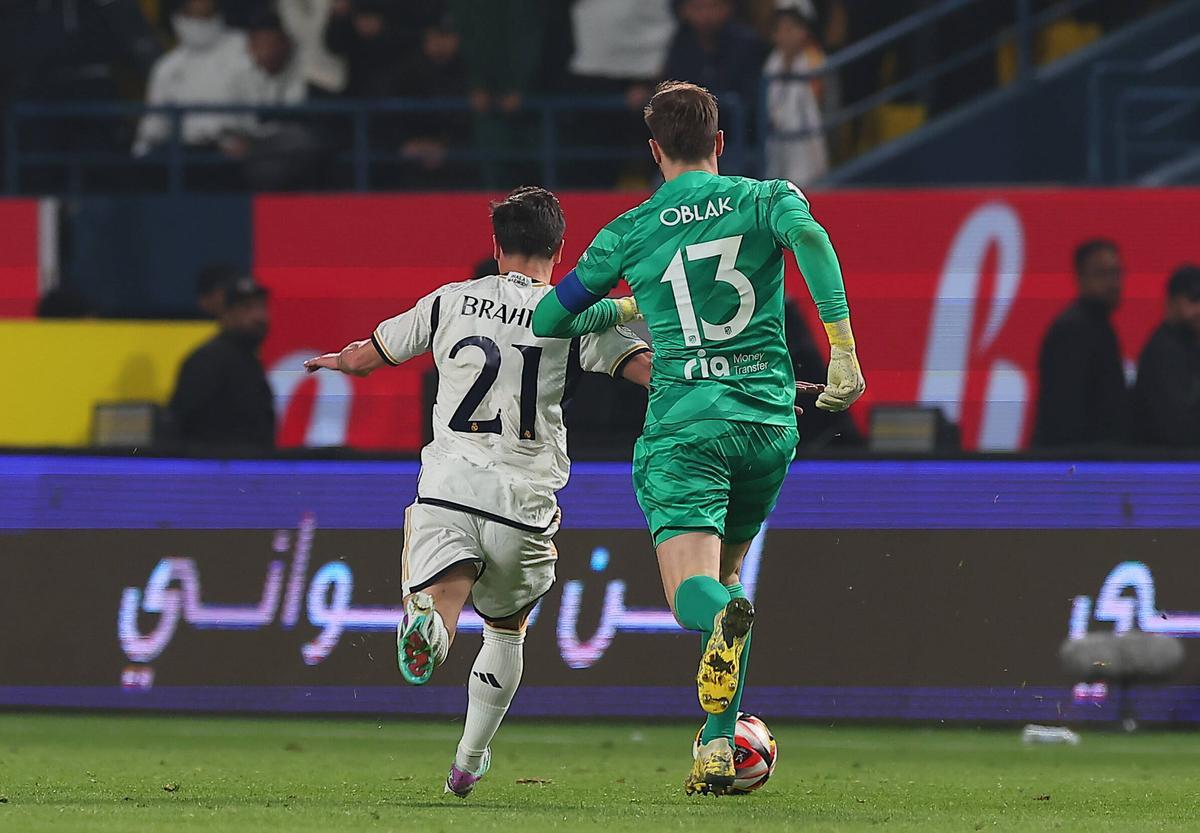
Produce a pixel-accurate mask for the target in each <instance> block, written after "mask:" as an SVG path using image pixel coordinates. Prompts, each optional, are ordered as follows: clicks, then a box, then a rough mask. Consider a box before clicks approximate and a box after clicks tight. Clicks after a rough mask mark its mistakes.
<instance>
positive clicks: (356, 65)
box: [325, 0, 416, 98]
mask: <svg viewBox="0 0 1200 833" xmlns="http://www.w3.org/2000/svg"><path fill="white" fill-rule="evenodd" d="M397 5H398V4H397ZM393 8H394V6H393V3H392V2H390V0H333V6H332V8H331V10H330V15H329V21H328V23H326V25H325V46H326V47H327V48H328V49H329V51H330V52H332V53H333V54H335V55H339V56H341V57H342V58H344V59H345V61H346V67H347V78H346V88H345V94H346V95H347V96H349V97H350V98H383V97H386V96H387V95H388V90H389V87H390V86H391V84H392V81H393V77H394V74H395V70H396V67H397V66H398V65H399V63H400V62H401V61H403V60H404V57H405V56H406V55H408V54H410V53H411V51H412V50H413V49H414V48H415V47H416V40H415V37H414V36H413V33H412V32H410V31H409V30H407V29H406V28H404V27H402V26H401V25H400V23H399V22H398V21H399V16H398V15H397V14H396V13H395V12H394V10H393Z"/></svg>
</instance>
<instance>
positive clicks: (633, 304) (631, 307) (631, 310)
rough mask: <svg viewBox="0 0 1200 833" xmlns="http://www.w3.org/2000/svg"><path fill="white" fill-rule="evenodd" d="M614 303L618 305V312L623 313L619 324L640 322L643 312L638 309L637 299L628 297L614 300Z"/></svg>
mask: <svg viewBox="0 0 1200 833" xmlns="http://www.w3.org/2000/svg"><path fill="white" fill-rule="evenodd" d="M613 303H614V304H616V305H617V310H618V311H619V312H620V313H621V317H620V319H619V320H618V321H617V323H618V324H628V323H629V322H630V321H640V320H641V318H642V311H641V310H640V309H638V303H637V298H634V297H633V296H632V295H628V296H626V297H624V298H613Z"/></svg>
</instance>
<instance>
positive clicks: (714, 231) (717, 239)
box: [533, 81, 866, 795]
mask: <svg viewBox="0 0 1200 833" xmlns="http://www.w3.org/2000/svg"><path fill="white" fill-rule="evenodd" d="M645 116H646V126H647V127H649V129H650V133H651V135H652V136H653V138H652V139H651V140H650V151H651V153H652V154H653V155H654V161H655V162H657V163H658V165H659V167H660V168H661V169H662V173H663V178H664V179H665V180H666V181H665V182H664V184H663V185H662V187H661V188H659V189H658V191H656V192H655V194H654V195H653V196H652V197H650V199H648V200H647V201H646V202H644V203H642V204H641V205H639V206H638V207H637V208H634V209H633V210H631V211H628V212H626V213H625V214H623V215H621V216H620V217H618V218H617V219H615V220H613V221H612V222H611V223H609V224H608V225H607V226H605V227H604V229H602V230H601V231H600V233H599V234H598V235H596V239H595V240H594V241H593V242H592V244H591V246H590V247H588V249H587V251H586V252H585V253H584V254H583V256H582V258H581V259H580V261H579V263H578V265H577V266H576V267H575V269H574V270H573V271H571V272H570V273H568V274H567V275H566V276H565V277H564V278H563V279H562V281H560V282H559V284H558V285H557V287H556V288H555V291H554V292H553V293H551V294H548V295H546V296H545V297H544V298H543V299H542V301H541V302H540V303H539V304H538V306H537V309H536V310H535V311H534V315H533V331H534V334H535V335H537V336H539V337H560V338H568V337H575V336H579V335H582V334H583V333H586V332H599V331H602V330H605V329H608V328H609V327H612V326H614V325H616V324H622V323H627V322H629V321H631V320H634V319H635V318H637V317H639V316H641V317H644V318H645V319H646V323H647V325H648V326H649V328H650V334H651V337H652V341H653V347H654V365H653V372H652V378H651V382H650V403H649V408H648V410H647V413H646V425H645V429H644V432H643V434H642V437H641V439H639V440H638V443H637V448H636V450H635V452H634V460H633V480H634V488H635V490H636V492H637V499H638V503H639V504H641V507H642V511H643V512H644V513H645V515H646V522H647V524H648V525H649V527H650V533H651V535H653V537H654V545H655V547H656V549H657V553H658V563H659V569H660V571H661V573H662V580H663V588H664V590H665V592H666V596H667V601H668V602H669V603H670V605H671V609H672V610H673V611H674V613H675V618H676V619H677V620H678V621H679V623H680V624H681V625H683V627H685V628H688V629H690V630H696V631H700V632H701V634H702V636H703V647H702V656H701V659H700V666H699V671H698V672H697V675H696V683H697V687H698V690H699V695H700V704H701V706H702V707H703V708H704V710H705V711H706V712H707V713H708V718H707V721H706V723H705V726H704V729H703V731H702V734H701V746H700V753H699V755H698V756H697V758H696V761H695V764H694V766H693V768H692V772H691V774H690V775H689V776H688V778H687V781H686V782H685V784H684V786H685V789H686V791H687V792H688V793H689V794H693V793H715V794H718V795H720V794H724V793H726V792H728V790H729V789H730V787H731V786H732V784H733V779H734V772H735V770H734V758H733V737H734V727H735V726H736V723H737V713H738V707H739V705H740V704H741V699H742V688H743V685H744V682H745V678H746V670H747V666H748V664H749V658H750V632H751V625H752V623H753V620H754V607H753V605H752V604H751V603H750V601H749V599H747V598H746V596H745V593H744V592H743V590H742V586H741V584H740V583H739V579H738V571H739V569H740V566H741V563H742V558H743V557H744V556H745V554H746V550H747V549H748V548H749V546H750V542H751V540H752V539H753V538H754V536H755V535H756V534H758V531H759V529H760V528H761V526H762V523H763V521H764V520H766V517H767V515H768V514H769V513H770V512H771V510H772V509H773V508H774V507H775V501H776V500H777V498H778V497H779V489H780V487H781V486H782V484H783V480H784V477H785V476H786V475H787V470H788V465H789V464H790V463H791V462H792V458H793V456H794V454H795V449H796V442H797V440H798V436H797V433H796V415H795V412H794V410H793V405H794V401H795V395H796V392H797V389H800V390H802V391H806V390H807V391H812V392H816V391H820V394H819V396H818V397H817V407H818V408H822V409H824V410H827V411H841V410H844V409H845V408H848V407H849V406H850V405H851V403H853V402H854V401H855V400H856V399H858V397H859V396H861V395H862V392H863V390H864V389H865V388H866V383H865V382H864V380H863V376H862V371H861V370H860V368H859V365H858V359H857V357H856V355H855V350H854V335H853V333H852V332H851V330H850V310H849V308H848V307H847V306H846V293H845V288H844V286H843V284H842V275H841V269H840V268H839V266H838V261H837V256H836V255H835V254H834V251H833V247H832V246H831V245H830V242H829V237H828V235H827V234H826V233H825V230H824V229H823V228H821V226H820V225H819V224H817V222H816V221H815V220H814V219H813V217H812V214H811V213H809V208H808V200H807V199H805V197H804V195H803V194H802V193H801V192H800V190H799V189H798V188H797V187H796V186H795V185H793V184H791V183H790V182H785V181H780V180H774V181H770V182H759V181H757V180H753V179H745V178H742V177H731V176H720V175H719V174H718V173H717V157H719V156H720V155H721V151H722V150H723V147H724V136H723V134H722V133H721V131H719V130H718V129H717V102H716V99H715V98H714V97H713V96H712V95H711V94H710V93H709V92H708V91H707V90H705V89H704V88H703V87H698V86H696V85H694V84H687V83H682V82H677V81H668V82H665V83H664V84H661V85H660V86H659V88H658V91H657V92H656V93H655V95H654V98H653V99H651V101H650V103H649V104H648V105H647V107H646V113H645ZM784 247H786V248H789V249H791V250H792V251H793V252H794V253H795V256H796V261H797V263H798V264H799V266H800V270H801V271H802V272H803V274H804V279H805V281H806V283H807V284H808V288H809V291H810V293H811V294H812V296H813V299H814V300H815V301H816V304H817V310H818V312H819V314H820V317H821V320H822V321H823V322H824V323H825V330H826V332H827V333H828V335H829V343H830V360H829V375H828V380H827V383H826V384H825V385H824V386H823V387H822V386H817V385H812V386H809V385H805V384H803V383H802V384H801V385H799V386H798V385H797V384H796V380H795V378H794V376H793V374H792V363H791V360H790V358H789V356H788V351H787V344H786V342H785V340H784V329H783V301H784V295H783V248H784ZM621 278H624V279H625V280H627V281H628V282H629V285H630V286H631V287H632V288H633V297H632V298H619V299H616V300H612V299H607V298H605V297H604V296H605V295H607V294H608V292H609V291H610V290H612V289H613V287H615V286H616V285H617V283H618V281H620V280H621Z"/></svg>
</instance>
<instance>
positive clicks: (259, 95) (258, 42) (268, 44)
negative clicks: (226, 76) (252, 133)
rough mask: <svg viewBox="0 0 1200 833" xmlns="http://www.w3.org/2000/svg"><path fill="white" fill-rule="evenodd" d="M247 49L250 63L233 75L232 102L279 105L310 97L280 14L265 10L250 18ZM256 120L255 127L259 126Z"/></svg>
mask: <svg viewBox="0 0 1200 833" xmlns="http://www.w3.org/2000/svg"><path fill="white" fill-rule="evenodd" d="M246 49H247V54H248V55H249V57H250V63H249V64H248V65H246V66H244V67H242V69H241V71H240V72H238V74H237V75H235V76H234V78H233V89H232V94H231V96H230V99H231V101H232V102H233V103H235V104H258V105H264V106H279V105H286V104H299V103H300V102H302V101H304V99H305V98H307V97H308V91H307V89H306V84H305V81H304V72H303V67H301V65H300V61H299V58H298V56H297V53H296V48H295V44H294V43H293V42H292V39H291V36H290V35H288V33H287V32H286V31H285V30H284V28H283V22H282V21H281V20H280V18H279V15H277V14H275V13H274V12H265V11H264V12H259V13H258V14H256V15H255V16H254V17H252V18H251V19H250V22H249V25H248V27H247V40H246ZM255 122H256V127H255V128H253V129H260V128H261V127H262V125H258V124H257V120H255Z"/></svg>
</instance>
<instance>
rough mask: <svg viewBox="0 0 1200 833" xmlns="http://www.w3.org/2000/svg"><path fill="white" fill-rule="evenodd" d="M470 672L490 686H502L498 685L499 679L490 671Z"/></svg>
mask: <svg viewBox="0 0 1200 833" xmlns="http://www.w3.org/2000/svg"><path fill="white" fill-rule="evenodd" d="M471 673H472V674H474V675H475V676H476V677H478V678H479V679H480V680H481V681H482V682H485V683H487V684H488V685H490V686H491V687H492V688H503V686H501V685H500V681H499V680H497V679H496V675H495V674H492V673H490V672H488V673H485V672H483V671H472V672H471Z"/></svg>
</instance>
